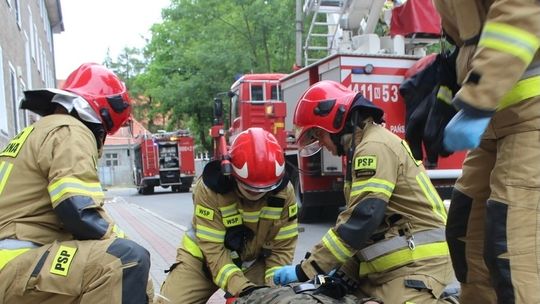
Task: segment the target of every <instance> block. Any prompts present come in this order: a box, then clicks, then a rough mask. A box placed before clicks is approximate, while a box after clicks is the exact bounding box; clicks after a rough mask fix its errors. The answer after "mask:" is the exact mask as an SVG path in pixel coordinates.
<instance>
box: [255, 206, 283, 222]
mask: <svg viewBox="0 0 540 304" xmlns="http://www.w3.org/2000/svg"><path fill="white" fill-rule="evenodd" d="M281 213H283V208H279V207H268V206H265V207H262V208H261V214H260V217H261V218H263V219H270V220H279V219H280V218H281Z"/></svg>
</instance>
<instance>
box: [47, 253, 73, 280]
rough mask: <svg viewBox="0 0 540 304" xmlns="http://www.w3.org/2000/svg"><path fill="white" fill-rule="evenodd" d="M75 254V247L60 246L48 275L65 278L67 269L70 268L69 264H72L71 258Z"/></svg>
mask: <svg viewBox="0 0 540 304" xmlns="http://www.w3.org/2000/svg"><path fill="white" fill-rule="evenodd" d="M76 252H77V248H76V247H68V246H64V245H61V246H60V248H58V251H57V252H56V255H55V256H54V259H53V262H52V265H51V269H50V273H53V274H56V275H61V276H64V277H65V276H67V275H68V273H69V267H70V266H71V262H73V258H74V257H75V253H76Z"/></svg>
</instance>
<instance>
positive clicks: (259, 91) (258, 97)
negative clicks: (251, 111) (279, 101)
mask: <svg viewBox="0 0 540 304" xmlns="http://www.w3.org/2000/svg"><path fill="white" fill-rule="evenodd" d="M263 100H264V91H263V86H262V85H253V84H252V85H251V101H263Z"/></svg>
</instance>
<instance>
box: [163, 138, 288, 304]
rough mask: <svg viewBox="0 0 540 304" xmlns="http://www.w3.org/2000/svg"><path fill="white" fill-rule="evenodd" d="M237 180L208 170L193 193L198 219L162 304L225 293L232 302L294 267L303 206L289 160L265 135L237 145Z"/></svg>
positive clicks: (212, 166) (216, 167) (216, 166)
mask: <svg viewBox="0 0 540 304" xmlns="http://www.w3.org/2000/svg"><path fill="white" fill-rule="evenodd" d="M230 162H231V165H232V169H233V170H232V175H230V176H226V175H224V174H223V173H222V172H221V165H220V162H219V161H213V162H210V163H208V164H207V165H206V166H205V168H204V171H203V174H202V176H201V178H199V180H198V181H197V182H196V185H195V188H194V190H193V203H194V215H193V219H192V223H191V227H190V229H189V230H188V231H187V232H186V233H185V235H184V237H183V240H182V244H181V246H180V247H179V248H178V253H177V258H176V263H175V264H173V265H172V267H171V268H170V270H169V273H168V275H167V278H166V279H165V282H164V283H163V285H162V287H161V294H160V295H159V296H158V297H157V299H156V300H157V302H158V303H206V301H207V300H208V299H209V298H210V297H211V296H212V294H213V293H214V292H215V291H216V290H217V289H219V288H221V289H223V290H225V291H227V294H228V295H229V296H230V297H231V299H230V300H229V302H232V301H233V298H234V297H237V296H245V295H248V294H249V293H250V292H251V291H253V290H255V289H257V288H259V287H262V286H264V285H268V286H271V285H273V283H272V278H273V274H274V271H275V270H276V269H277V268H280V267H282V266H284V265H287V264H289V263H291V262H292V259H293V256H294V250H295V246H296V241H297V238H298V225H297V219H296V218H297V215H296V213H297V206H296V200H295V195H294V190H293V187H292V185H291V184H290V183H289V180H288V178H287V177H286V175H285V155H284V153H283V150H282V148H281V146H280V145H279V143H278V142H277V140H276V139H275V137H274V136H273V135H272V134H271V133H269V132H267V131H265V130H263V129H261V128H250V129H248V130H246V131H244V132H242V133H240V134H239V135H238V136H237V137H236V138H235V139H234V142H233V143H232V145H231V148H230Z"/></svg>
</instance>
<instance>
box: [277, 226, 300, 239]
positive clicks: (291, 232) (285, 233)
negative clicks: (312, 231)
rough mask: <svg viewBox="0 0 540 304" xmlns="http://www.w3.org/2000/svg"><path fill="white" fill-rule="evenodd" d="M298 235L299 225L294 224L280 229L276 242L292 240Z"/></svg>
mask: <svg viewBox="0 0 540 304" xmlns="http://www.w3.org/2000/svg"><path fill="white" fill-rule="evenodd" d="M297 235H298V223H294V224H292V225H289V226H284V227H281V228H280V229H279V232H278V234H277V235H276V237H275V238H274V240H284V239H290V238H292V237H295V236H297Z"/></svg>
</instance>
